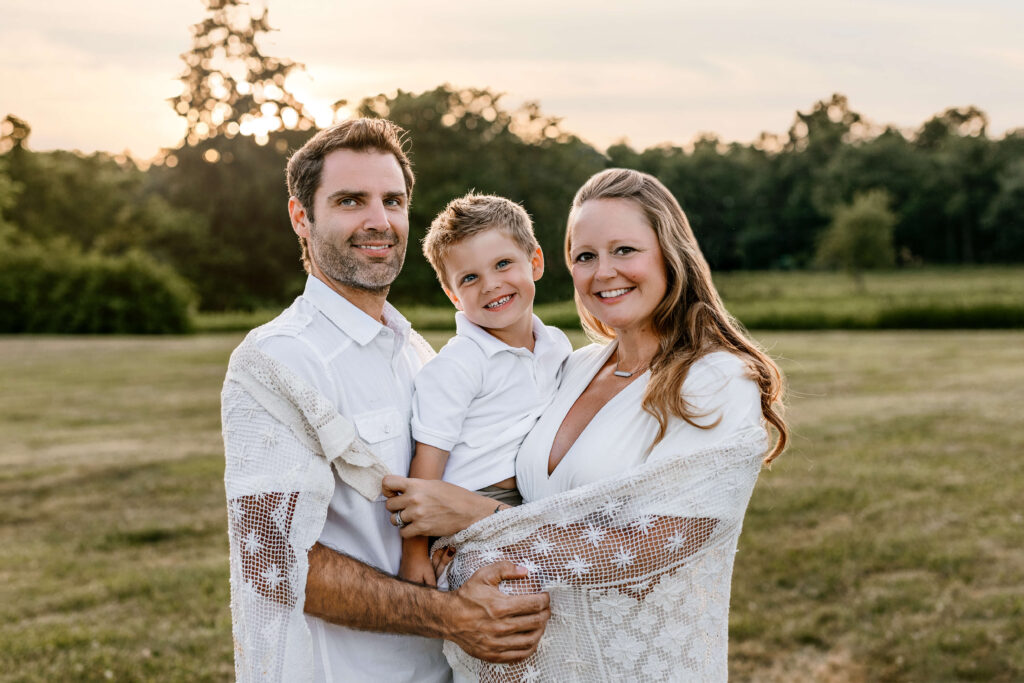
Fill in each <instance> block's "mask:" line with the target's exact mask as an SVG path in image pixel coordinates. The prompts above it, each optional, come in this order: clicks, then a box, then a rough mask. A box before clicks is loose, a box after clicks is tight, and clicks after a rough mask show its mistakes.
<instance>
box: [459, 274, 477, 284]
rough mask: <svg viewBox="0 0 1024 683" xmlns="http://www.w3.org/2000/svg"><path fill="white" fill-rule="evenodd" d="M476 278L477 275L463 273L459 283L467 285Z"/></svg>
mask: <svg viewBox="0 0 1024 683" xmlns="http://www.w3.org/2000/svg"><path fill="white" fill-rule="evenodd" d="M475 279H476V275H472V274H470V275H463V276H462V279H461V280H459V284H462V285H466V284H469V283H470V282H472V281H473V280H475Z"/></svg>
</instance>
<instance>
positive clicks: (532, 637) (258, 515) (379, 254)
mask: <svg viewBox="0 0 1024 683" xmlns="http://www.w3.org/2000/svg"><path fill="white" fill-rule="evenodd" d="M400 132H401V131H400V129H398V128H397V127H396V126H394V125H393V124H391V123H390V122H388V121H384V120H370V119H356V120H350V121H346V122H344V123H342V124H340V125H338V126H334V127H333V128H330V129H327V130H323V131H320V132H319V133H317V134H316V135H315V136H314V137H313V138H312V139H310V140H309V141H308V142H307V143H306V144H305V145H304V146H303V147H302V149H300V150H299V151H298V152H296V153H295V154H294V155H293V156H292V158H291V159H290V160H289V163H288V188H289V192H290V194H291V198H290V199H289V203H288V211H289V215H290V217H291V222H292V227H293V229H294V230H295V232H296V234H297V235H298V236H299V242H300V243H301V245H302V252H303V263H304V265H305V267H306V270H307V272H308V273H309V277H308V279H307V282H306V288H305V291H304V293H303V294H302V296H300V297H299V298H298V299H296V300H295V302H294V303H293V304H292V305H291V306H290V307H289V308H288V309H286V310H285V311H284V312H283V313H282V314H281V315H280V316H278V317H277V318H276V319H275V320H273V321H271V322H270V323H268V324H267V325H264V326H263V327H260V328H257V329H256V330H253V332H251V333H250V334H249V336H248V337H246V340H245V341H244V342H243V343H242V344H241V345H240V346H239V348H238V349H236V351H235V353H234V354H232V360H231V363H230V365H229V370H228V375H227V378H226V380H225V387H224V394H223V401H222V413H223V420H224V441H225V456H226V468H225V487H226V489H227V494H228V508H229V535H230V537H231V578H232V619H233V631H234V636H235V669H236V675H237V677H238V679H239V680H250V679H260V680H266V679H270V680H288V681H296V680H322V681H329V680H338V681H342V680H345V681H348V680H373V681H377V680H379V681H446V680H450V678H451V672H450V670H449V669H448V667H447V664H446V663H445V661H444V658H443V656H442V654H441V641H440V640H438V639H440V638H444V639H447V640H451V641H453V642H455V643H456V644H458V645H459V646H460V647H462V648H463V649H464V650H466V651H467V652H469V653H470V654H472V655H474V656H476V657H479V658H481V659H486V660H488V661H497V662H508V661H516V660H519V659H522V658H524V657H526V656H529V654H531V653H532V652H533V651H534V650H535V649H536V647H537V642H538V640H539V639H540V636H541V634H542V633H543V630H544V624H545V623H546V621H547V618H548V616H549V611H548V597H547V595H546V594H534V595H525V596H506V595H504V594H503V593H502V592H501V591H500V590H498V584H499V583H500V581H502V580H505V579H516V578H522V577H523V576H525V574H526V571H525V569H522V568H519V567H515V566H514V565H512V564H511V563H507V562H506V563H499V564H496V565H492V566H490V567H487V568H485V569H483V570H481V571H480V572H478V573H477V575H475V576H474V577H473V578H472V579H471V580H470V581H469V582H468V583H467V584H465V585H464V586H463V587H462V588H460V589H459V590H458V591H455V592H452V593H444V592H439V591H436V590H434V589H432V588H428V587H425V586H420V585H417V584H412V583H407V582H403V581H401V580H399V579H396V578H394V574H396V573H397V571H398V568H399V561H400V554H401V539H400V536H399V534H398V532H397V530H396V529H395V528H394V527H393V526H391V523H392V522H395V523H397V524H401V523H402V520H392V518H391V517H390V516H389V512H388V510H387V508H386V507H385V504H384V500H383V498H382V497H381V496H380V495H379V494H380V488H381V487H380V479H381V476H382V475H383V474H386V473H387V472H388V471H390V472H393V473H398V474H404V473H405V472H406V471H407V469H408V465H409V460H410V457H411V443H412V442H411V437H410V432H409V417H410V413H411V394H412V379H413V376H414V375H415V373H416V371H417V370H418V369H419V367H420V365H421V364H422V362H423V358H424V355H425V354H424V350H425V348H424V347H425V346H426V343H425V342H424V341H423V340H422V338H420V337H419V336H418V335H417V334H416V333H415V332H414V331H413V330H412V329H411V327H410V326H409V323H408V322H407V321H406V320H405V319H404V318H403V317H402V316H401V315H400V314H399V313H398V311H396V310H395V309H394V308H393V307H392V306H391V305H390V304H388V303H387V301H386V298H387V293H388V289H389V286H390V284H391V282H393V281H394V279H395V278H396V277H397V275H398V273H399V271H400V270H401V267H402V263H403V261H404V257H405V251H406V244H407V242H408V235H409V223H408V209H409V201H410V198H411V195H412V187H413V182H414V181H413V174H412V170H411V167H410V164H409V161H408V159H407V157H406V155H405V153H404V151H403V149H402V143H401V140H400V137H399V134H400ZM425 353H427V354H429V353H430V351H429V350H426V351H425ZM353 427H354V428H353ZM356 437H358V438H356ZM303 612H304V613H303Z"/></svg>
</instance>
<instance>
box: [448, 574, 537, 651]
mask: <svg viewBox="0 0 1024 683" xmlns="http://www.w3.org/2000/svg"><path fill="white" fill-rule="evenodd" d="M526 574H527V572H526V569H525V568H523V567H517V566H516V565H514V564H512V563H511V562H496V563H495V564H491V565H487V566H486V567H483V568H481V569H480V570H478V571H477V572H476V573H475V574H473V576H471V577H470V578H469V580H468V581H466V583H464V584H463V585H462V586H461V587H459V589H458V590H457V591H455V592H454V593H452V594H451V595H452V597H453V598H454V600H453V601H452V611H451V613H450V614H449V616H448V618H447V619H446V622H445V627H446V634H445V638H446V639H448V640H451V641H453V642H454V643H455V644H457V645H458V646H459V647H461V648H462V649H463V650H465V651H466V652H467V653H469V654H470V655H472V656H473V657H476V658H477V659H482V660H484V661H487V662H492V663H495V664H508V663H510V662H518V661H520V660H523V659H526V658H527V657H529V656H530V655H532V654H533V653H534V652H536V651H537V644H538V643H539V642H540V637H541V636H542V635H544V627H545V626H546V625H547V622H548V618H549V617H550V616H551V610H550V607H549V605H550V597H549V596H548V594H547V593H530V594H527V595H505V594H504V593H502V592H501V591H500V590H499V589H498V584H500V583H501V582H502V581H503V580H515V579H522V578H524V577H525V576H526Z"/></svg>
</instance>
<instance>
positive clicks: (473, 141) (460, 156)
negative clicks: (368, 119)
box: [358, 85, 605, 304]
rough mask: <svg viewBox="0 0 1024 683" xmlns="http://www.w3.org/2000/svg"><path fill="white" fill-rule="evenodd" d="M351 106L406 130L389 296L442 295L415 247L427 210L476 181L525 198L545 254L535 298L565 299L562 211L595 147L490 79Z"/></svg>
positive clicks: (420, 299)
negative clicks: (408, 199)
mask: <svg viewBox="0 0 1024 683" xmlns="http://www.w3.org/2000/svg"><path fill="white" fill-rule="evenodd" d="M358 111H359V113H360V114H362V115H365V116H381V117H387V118H389V119H391V120H392V121H394V122H395V123H397V124H398V125H400V126H401V127H402V128H404V129H405V130H406V131H408V133H409V138H410V140H411V145H412V155H411V156H412V160H413V166H414V169H415V171H416V191H415V195H414V197H413V203H412V208H411V211H410V240H409V244H410V249H409V253H408V255H407V256H406V265H405V269H404V270H403V271H402V275H401V276H400V277H399V279H398V280H397V281H396V282H395V284H394V285H393V286H392V289H391V292H392V297H393V299H395V300H396V301H400V302H407V303H414V304H419V303H437V304H441V303H444V302H445V301H447V299H446V298H445V296H444V294H443V292H442V291H441V288H440V286H439V285H438V284H437V279H436V277H435V275H434V272H433V270H432V269H431V268H430V265H429V264H428V263H427V261H426V259H425V258H424V257H423V255H422V253H421V252H420V249H419V243H420V240H421V239H422V238H423V236H424V235H425V234H426V229H427V228H428V227H429V225H430V222H431V221H432V220H433V218H434V216H435V215H437V213H438V212H439V211H441V209H443V208H444V206H445V204H447V203H448V202H449V201H450V200H452V199H454V198H455V197H457V196H460V195H462V194H465V193H466V192H468V191H469V190H472V189H475V190H477V191H478V192H486V193H492V194H498V195H502V196H504V197H508V198H509V199H512V200H513V201H517V202H520V203H522V204H523V206H524V207H525V208H526V210H527V211H528V212H529V213H530V215H531V217H532V218H533V222H534V230H535V232H536V235H537V239H538V241H539V242H540V245H541V248H542V249H543V250H544V254H545V256H546V257H547V258H546V269H545V275H544V279H543V280H541V282H540V283H539V285H538V288H537V299H538V300H539V301H558V300H562V299H565V297H566V295H567V294H568V293H569V292H570V291H571V290H570V289H569V287H570V283H571V278H570V276H569V273H568V270H567V269H566V268H565V266H564V262H563V261H564V259H563V256H562V252H563V250H564V246H563V240H564V234H565V219H566V216H567V214H568V208H569V206H570V204H571V203H572V197H573V195H574V194H575V193H576V190H577V189H579V186H580V185H582V184H583V182H584V181H585V180H586V179H587V178H589V177H590V176H591V175H593V174H594V173H596V172H597V171H599V170H601V169H603V168H604V166H605V160H604V158H603V157H602V156H601V155H600V154H598V153H597V152H596V151H595V150H594V149H593V148H592V147H590V146H589V145H587V144H585V143H583V142H581V141H580V140H579V139H577V138H576V137H574V136H572V135H569V134H567V133H565V132H564V131H563V130H562V129H561V127H560V125H559V122H558V120H557V119H554V118H551V117H548V116H545V115H543V114H542V113H541V112H540V110H539V108H538V107H537V105H536V104H526V105H524V106H523V107H521V108H519V109H516V110H514V111H509V110H506V109H504V108H503V107H502V106H501V95H500V94H498V93H494V92H491V91H490V90H487V89H463V90H456V89H454V88H452V87H451V86H449V85H443V86H439V87H437V88H435V89H434V90H430V91H427V92H423V93H420V94H413V93H407V92H403V91H399V92H398V93H397V94H396V95H394V96H392V97H387V96H385V95H378V96H377V97H372V98H367V99H365V100H363V102H362V103H361V104H360V105H359V108H358Z"/></svg>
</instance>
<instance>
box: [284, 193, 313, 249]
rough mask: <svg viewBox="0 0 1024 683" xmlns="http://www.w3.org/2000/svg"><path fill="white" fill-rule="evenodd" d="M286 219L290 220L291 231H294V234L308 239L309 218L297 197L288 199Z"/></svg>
mask: <svg viewBox="0 0 1024 683" xmlns="http://www.w3.org/2000/svg"><path fill="white" fill-rule="evenodd" d="M288 217H289V218H291V219H292V230H294V231H295V234H296V235H298V236H299V237H305V238H306V239H309V217H308V216H307V215H306V208H305V207H304V206H302V204H301V203H300V202H299V199H298V197H289V198H288Z"/></svg>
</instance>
